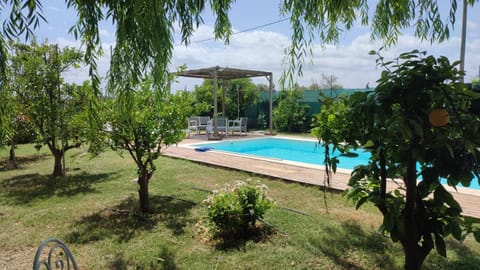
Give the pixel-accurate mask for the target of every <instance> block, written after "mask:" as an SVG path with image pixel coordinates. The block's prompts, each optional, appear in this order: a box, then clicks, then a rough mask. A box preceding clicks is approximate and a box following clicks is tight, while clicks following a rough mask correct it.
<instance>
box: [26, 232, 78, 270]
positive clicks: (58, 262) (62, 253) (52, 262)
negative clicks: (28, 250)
mask: <svg viewBox="0 0 480 270" xmlns="http://www.w3.org/2000/svg"><path fill="white" fill-rule="evenodd" d="M40 269H47V270H52V269H62V270H70V269H73V270H78V266H77V263H76V262H75V257H73V254H72V252H71V251H70V250H69V249H68V247H67V246H66V245H65V244H64V243H63V242H62V241H60V240H58V239H55V238H48V239H46V240H44V241H43V242H42V243H41V244H40V246H39V247H38V249H37V253H35V259H34V260H33V270H40Z"/></svg>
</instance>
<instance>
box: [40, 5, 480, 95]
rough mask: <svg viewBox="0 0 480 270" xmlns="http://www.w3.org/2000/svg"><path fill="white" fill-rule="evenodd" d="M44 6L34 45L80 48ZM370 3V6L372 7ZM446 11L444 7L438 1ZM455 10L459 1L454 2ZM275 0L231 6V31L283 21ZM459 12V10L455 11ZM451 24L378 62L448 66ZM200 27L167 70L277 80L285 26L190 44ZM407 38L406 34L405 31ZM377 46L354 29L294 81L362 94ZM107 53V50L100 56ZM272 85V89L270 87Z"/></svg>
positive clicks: (104, 32)
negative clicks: (416, 56) (251, 73)
mask: <svg viewBox="0 0 480 270" xmlns="http://www.w3.org/2000/svg"><path fill="white" fill-rule="evenodd" d="M43 2H44V6H43V9H44V13H45V17H46V19H47V20H48V24H45V23H44V24H42V25H41V26H40V29H38V31H37V35H38V37H39V39H40V40H43V39H48V41H49V42H52V43H58V44H60V45H73V46H80V43H79V42H78V41H76V40H75V39H74V37H73V36H72V35H70V34H68V29H69V28H70V26H71V25H73V24H74V23H75V20H76V16H75V13H74V12H73V11H72V10H67V9H66V6H65V2H64V1H63V0H48V1H43ZM374 2H375V1H372V3H371V4H370V6H373V5H374ZM439 2H440V3H443V4H445V5H449V4H450V1H439ZM458 2H459V6H461V3H462V2H461V0H458ZM279 6H280V0H261V1H258V0H237V1H236V3H234V5H233V6H232V9H231V12H230V19H231V22H232V25H233V28H234V29H233V31H234V32H238V31H242V30H245V29H249V28H253V27H256V26H259V25H264V24H267V23H271V22H275V21H279V20H281V19H283V18H284V17H282V16H281V14H280V11H279ZM459 9H461V8H460V7H459ZM457 13H458V14H457V24H456V27H455V29H454V32H453V33H452V34H451V36H450V39H449V40H448V41H446V42H443V43H441V44H430V43H429V42H420V41H419V40H418V39H417V38H415V37H414V36H413V35H411V34H408V32H409V31H405V34H403V35H402V36H401V37H400V39H399V42H398V44H397V45H396V46H393V47H391V48H390V49H389V50H387V51H385V52H384V56H385V57H386V58H388V59H392V58H394V57H396V56H398V54H400V53H401V52H405V51H410V50H412V49H421V50H426V51H427V52H428V53H429V54H433V55H436V56H440V55H444V56H447V57H448V58H450V60H451V61H454V60H457V59H459V55H460V54H459V51H460V30H461V24H460V23H461V14H460V10H459V11H458V12H457ZM479 14H480V3H477V4H476V5H475V6H474V7H473V8H469V10H468V30H467V47H466V61H465V62H466V63H465V70H466V72H467V75H466V81H467V82H468V81H470V80H471V79H472V78H473V77H475V76H478V75H479V65H480V16H478V15H479ZM204 21H205V24H204V25H202V26H200V28H199V29H198V30H197V31H196V33H195V34H194V36H193V37H192V38H191V41H192V44H190V45H189V46H188V47H185V46H184V45H179V44H178V45H177V46H175V51H174V55H173V59H172V63H171V65H170V67H171V69H172V70H174V69H175V67H177V66H179V65H182V64H186V65H187V67H188V68H189V69H196V68H203V67H211V66H216V65H219V66H227V67H234V68H245V69H254V70H263V71H271V72H273V74H274V79H275V80H278V79H279V78H280V76H281V73H282V71H283V70H284V68H285V65H284V59H285V54H284V51H285V48H286V47H287V46H288V45H289V44H290V33H291V30H290V24H289V22H288V21H284V22H281V23H278V24H273V25H270V26H267V27H263V28H259V29H256V30H252V31H247V32H244V33H240V34H237V35H234V36H232V38H231V40H230V43H229V44H228V45H225V44H224V43H223V42H221V41H214V40H209V41H204V42H195V41H199V40H204V39H208V38H211V37H212V36H213V34H212V31H213V25H214V18H213V17H212V16H211V12H206V13H205V14H204ZM100 28H101V39H102V43H103V45H104V47H105V48H109V47H110V46H111V45H113V44H114V41H115V39H114V28H113V26H112V25H111V24H110V23H109V22H104V23H102V24H101V26H100ZM410 32H411V31H410ZM380 46H381V43H380V42H376V43H371V41H370V36H369V29H368V28H366V27H361V26H356V27H354V29H353V30H351V31H349V32H345V33H344V34H343V35H342V36H341V37H340V41H339V44H338V45H326V46H323V47H322V46H321V45H320V44H316V45H315V46H314V49H313V51H314V54H313V57H312V58H311V63H310V61H309V62H307V63H305V64H304V76H303V77H302V78H297V81H298V83H299V84H301V85H307V86H308V85H310V84H312V83H314V82H318V83H321V77H322V76H321V75H322V74H325V75H335V76H337V77H338V82H339V83H340V84H342V85H343V86H344V87H345V88H362V87H365V85H366V84H367V83H368V84H369V85H370V86H374V85H375V81H376V80H377V79H378V78H379V74H380V72H381V70H379V69H378V68H377V67H376V65H375V57H374V56H370V55H368V52H369V51H370V50H376V49H378V48H379V47H380ZM106 52H108V49H107V50H106ZM108 65H109V57H108V55H106V56H104V57H103V58H102V59H100V61H99V68H100V71H101V72H102V73H105V71H106V70H107V69H108ZM66 78H67V80H68V81H70V82H78V83H80V82H82V81H83V80H85V79H88V75H87V71H86V69H85V68H82V69H80V70H75V71H72V72H69V73H68V74H66ZM254 82H255V83H267V81H266V80H265V79H263V78H258V79H255V80H254ZM201 83H202V81H201V80H199V79H180V81H179V83H176V84H174V85H173V88H174V89H189V90H191V89H193V86H194V85H195V84H201ZM276 84H277V85H278V83H276Z"/></svg>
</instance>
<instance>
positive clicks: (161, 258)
mask: <svg viewBox="0 0 480 270" xmlns="http://www.w3.org/2000/svg"><path fill="white" fill-rule="evenodd" d="M108 269H115V270H127V269H144V270H157V269H164V270H176V269H178V267H177V265H176V264H175V256H174V253H173V252H172V251H170V250H168V249H167V248H166V247H163V248H162V249H161V250H160V252H159V253H158V255H157V256H152V258H151V261H149V262H138V261H137V260H133V261H132V260H129V259H125V255H124V254H123V253H119V254H117V255H115V257H114V258H113V260H112V261H110V262H109V264H108Z"/></svg>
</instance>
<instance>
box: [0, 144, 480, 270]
mask: <svg viewBox="0 0 480 270" xmlns="http://www.w3.org/2000/svg"><path fill="white" fill-rule="evenodd" d="M7 153H8V151H7V149H4V150H1V151H0V165H1V167H0V228H1V230H0V269H31V263H32V260H33V257H34V253H35V250H36V247H37V246H38V245H39V244H40V242H41V241H42V240H43V239H45V238H48V237H56V238H59V239H62V240H64V241H65V242H66V243H67V245H68V246H69V248H70V249H71V250H72V252H73V253H74V255H75V257H76V259H77V262H78V264H79V265H80V266H81V268H82V269H402V268H403V267H402V263H403V253H402V250H401V246H400V245H399V244H398V243H392V242H391V241H390V240H389V238H387V237H385V236H382V235H381V234H379V233H378V232H377V227H378V225H379V224H380V222H381V216H380V215H379V214H378V213H377V211H376V209H375V208H374V207H366V208H363V209H361V210H358V211H357V210H355V209H354V207H353V206H352V205H351V203H349V202H346V201H345V199H344V198H343V197H341V195H340V194H327V199H328V213H327V211H326V209H325V206H324V202H323V196H324V195H323V191H322V190H321V189H319V188H316V187H311V186H304V185H300V184H296V183H287V182H284V181H280V180H277V179H266V178H259V177H257V176H252V175H249V174H247V173H244V172H238V171H231V170H225V169H220V168H215V167H209V166H204V165H199V164H196V163H192V162H189V161H184V160H177V159H171V158H160V159H159V160H157V162H156V164H157V167H158V170H157V171H156V172H155V174H154V176H153V179H152V181H151V183H150V198H151V206H152V208H153V213H152V214H151V215H148V216H145V215H142V214H139V213H138V212H136V209H137V197H138V196H137V184H136V183H135V182H134V181H133V180H134V178H135V167H134V164H133V162H132V161H131V160H130V158H129V156H128V154H127V153H124V158H122V157H120V156H119V155H118V154H117V153H114V152H111V151H107V152H105V153H102V154H101V155H100V156H99V157H96V158H94V159H89V157H88V156H87V155H84V154H82V152H80V151H77V152H72V153H68V154H67V155H68V156H67V159H66V160H67V174H68V176H67V177H65V178H58V179H54V178H51V177H50V176H49V175H50V173H51V172H52V170H53V159H52V158H51V157H50V156H49V155H48V153H47V152H46V149H42V150H41V151H40V152H38V153H37V152H36V150H35V149H34V148H33V145H22V146H19V147H18V149H17V155H18V156H19V158H20V168H19V169H16V170H13V169H10V168H8V166H6V159H7ZM247 178H254V179H258V180H260V181H262V182H263V183H264V184H266V185H268V187H269V192H270V196H271V197H272V198H274V199H275V200H276V202H277V207H276V208H275V209H273V210H271V211H270V212H268V213H267V215H266V218H265V219H266V222H268V223H269V224H270V225H271V226H272V227H273V229H274V230H273V233H271V234H270V235H268V236H267V237H266V238H262V239H259V238H256V239H251V240H245V241H238V242H235V243H233V244H229V245H225V244H222V243H220V242H215V241H205V239H204V238H203V237H202V235H200V234H199V233H198V232H197V227H196V226H195V224H196V223H197V222H198V221H199V220H202V219H204V218H205V215H206V210H205V206H204V205H203V204H202V201H203V200H204V199H205V198H206V197H207V195H208V190H213V189H215V188H218V187H220V186H221V185H223V184H224V183H231V182H233V181H235V180H245V179H247ZM447 243H448V258H447V259H445V258H442V257H440V256H439V255H437V254H436V253H432V254H431V255H430V256H429V258H428V259H427V262H426V264H425V269H468V270H472V269H480V244H478V243H476V242H474V241H473V239H472V238H471V237H470V238H468V239H467V240H466V241H465V242H464V243H462V244H459V243H457V242H456V241H454V240H448V241H447Z"/></svg>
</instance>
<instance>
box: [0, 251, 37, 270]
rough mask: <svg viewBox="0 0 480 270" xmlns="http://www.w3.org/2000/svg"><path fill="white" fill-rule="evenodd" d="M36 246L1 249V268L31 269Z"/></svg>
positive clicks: (14, 269) (2, 269)
mask: <svg viewBox="0 0 480 270" xmlns="http://www.w3.org/2000/svg"><path fill="white" fill-rule="evenodd" d="M35 252H36V248H32V247H15V248H2V250H1V251H0V270H17V269H31V268H32V263H33V259H34V257H35Z"/></svg>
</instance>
